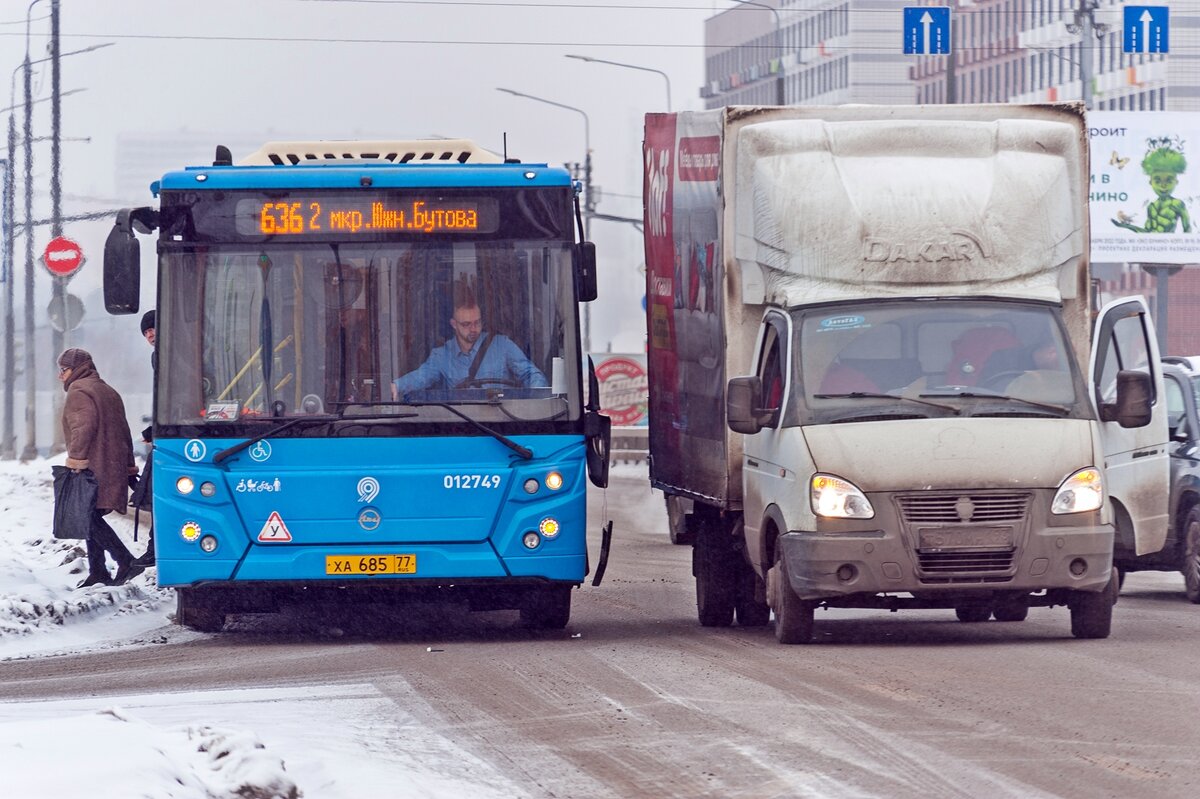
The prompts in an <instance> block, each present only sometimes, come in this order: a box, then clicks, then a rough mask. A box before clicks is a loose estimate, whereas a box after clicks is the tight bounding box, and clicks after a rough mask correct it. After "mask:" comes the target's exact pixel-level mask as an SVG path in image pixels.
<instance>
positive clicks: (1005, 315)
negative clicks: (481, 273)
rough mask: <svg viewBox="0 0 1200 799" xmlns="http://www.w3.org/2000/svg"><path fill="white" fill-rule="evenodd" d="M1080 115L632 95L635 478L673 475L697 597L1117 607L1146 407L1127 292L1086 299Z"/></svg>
mask: <svg viewBox="0 0 1200 799" xmlns="http://www.w3.org/2000/svg"><path fill="white" fill-rule="evenodd" d="M1084 131H1085V127H1084V123H1083V116H1082V109H1080V108H1079V107H1077V106H1067V105H1064V106H961V107H957V108H946V107H921V106H915V107H871V106H860V107H840V108H817V107H809V108H752V107H730V108H724V109H718V110H713V111H707V112H696V113H680V114H651V115H648V116H647V118H646V131H645V134H646V135H645V144H644V163H645V176H644V180H645V211H646V219H645V222H646V264H647V328H648V352H649V372H650V387H651V391H650V403H651V405H650V477H651V481H652V483H653V485H654V486H655V487H657V488H659V489H661V490H663V491H664V492H665V493H666V494H667V495H668V496H674V497H679V498H681V499H684V500H690V501H691V503H692V506H693V512H692V514H691V515H690V517H689V518H688V520H687V529H688V531H689V536H690V537H691V538H692V540H693V542H694V550H693V553H694V554H693V572H694V574H695V577H696V582H697V606H698V611H699V615H700V620H701V622H702V623H703V624H705V625H710V626H721V625H727V624H730V623H732V621H733V619H734V618H735V617H736V618H737V619H738V622H739V624H743V625H762V624H766V623H767V622H768V621H769V620H770V613H771V611H773V612H774V616H775V622H776V631H777V634H778V636H779V638H780V640H781V641H784V642H785V643H797V642H801V641H807V640H809V638H810V637H811V634H812V625H813V611H814V610H815V609H817V608H819V607H822V606H828V607H879V608H890V609H897V608H904V607H922V608H954V609H955V610H956V612H957V614H958V616H959V618H960V619H962V620H963V621H982V620H985V619H988V618H989V617H992V616H995V618H997V619H1001V620H1009V621H1017V620H1021V619H1024V618H1025V615H1026V614H1027V612H1028V608H1029V607H1030V606H1031V605H1066V606H1068V607H1069V608H1070V611H1071V620H1072V632H1073V633H1074V634H1075V635H1076V636H1078V637H1092V638H1094V637H1105V636H1107V635H1108V633H1109V628H1110V624H1111V614H1112V604H1113V602H1114V601H1115V597H1116V590H1117V588H1116V585H1117V584H1116V580H1115V579H1114V575H1113V558H1112V553H1113V540H1114V531H1115V529H1116V526H1117V524H1118V521H1119V522H1120V523H1121V524H1122V525H1123V527H1122V529H1123V530H1124V531H1125V533H1126V534H1128V535H1129V536H1130V538H1131V541H1132V542H1133V546H1134V547H1135V548H1136V549H1138V550H1139V551H1153V550H1154V549H1155V548H1157V547H1161V544H1162V537H1163V535H1164V533H1165V523H1166V497H1165V494H1166V485H1167V474H1166V470H1167V464H1166V454H1165V453H1166V450H1165V446H1164V444H1165V436H1166V427H1165V421H1164V413H1163V410H1164V409H1163V403H1162V402H1161V401H1160V399H1159V397H1160V395H1161V393H1162V392H1161V374H1159V372H1158V367H1157V359H1158V357H1157V350H1156V347H1155V342H1154V336H1153V331H1152V329H1151V327H1150V324H1151V323H1150V321H1149V318H1148V314H1147V312H1146V308H1145V305H1144V304H1143V303H1142V302H1141V301H1140V300H1138V299H1131V300H1127V301H1123V302H1118V303H1113V304H1112V307H1111V308H1106V309H1105V310H1104V312H1103V313H1102V314H1101V315H1100V316H1099V317H1097V318H1095V321H1093V318H1094V317H1095V314H1094V309H1093V307H1092V303H1091V299H1090V298H1091V291H1090V288H1091V287H1090V282H1089V277H1088V262H1087V247H1086V243H1087V240H1088V229H1087V203H1086V198H1087V190H1088V185H1087V181H1088V172H1087V168H1086V164H1087V157H1086V140H1085V137H1084ZM1093 330H1094V331H1095V334H1094V336H1093Z"/></svg>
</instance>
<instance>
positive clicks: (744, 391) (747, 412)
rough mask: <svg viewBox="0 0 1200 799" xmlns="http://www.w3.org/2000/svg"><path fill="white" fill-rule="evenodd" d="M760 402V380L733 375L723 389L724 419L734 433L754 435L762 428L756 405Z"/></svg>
mask: <svg viewBox="0 0 1200 799" xmlns="http://www.w3.org/2000/svg"><path fill="white" fill-rule="evenodd" d="M761 404H762V380H761V379H760V378H759V377H757V376H753V377H735V378H733V379H732V380H730V381H729V385H728V386H727V387H726V391H725V421H726V423H727V424H728V425H729V429H730V430H732V431H733V432H735V433H745V434H746V435H748V436H749V435H754V434H755V433H757V432H758V431H759V430H762V421H761V420H760V418H759V412H758V407H759V405H761Z"/></svg>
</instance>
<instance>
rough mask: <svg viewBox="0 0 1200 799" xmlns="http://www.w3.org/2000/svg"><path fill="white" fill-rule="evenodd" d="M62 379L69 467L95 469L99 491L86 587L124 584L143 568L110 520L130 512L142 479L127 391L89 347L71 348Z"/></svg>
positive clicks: (61, 370)
mask: <svg viewBox="0 0 1200 799" xmlns="http://www.w3.org/2000/svg"><path fill="white" fill-rule="evenodd" d="M58 379H59V380H61V381H62V384H63V390H64V391H66V392H67V400H66V403H65V404H64V406H63V417H62V423H63V434H64V436H65V438H66V442H67V461H66V466H67V468H68V469H74V470H76V471H82V470H84V469H89V470H91V472H92V474H94V475H95V476H96V483H97V486H98V490H97V493H96V508H95V510H94V511H93V512H92V521H91V527H90V528H89V530H88V537H87V555H88V576H87V579H86V580H84V581H83V582H82V583H80V584H79V587H80V588H84V587H86V586H89V585H96V584H98V583H108V584H110V585H120V584H122V583H124V582H126V581H128V580H129V579H130V578H132V577H134V576H136V575H137V574H139V573H141V571H142V567H139V566H136V565H135V564H134V562H133V560H134V559H133V554H132V553H130V551H129V549H128V548H127V547H126V546H125V544H124V543H123V542H122V541H121V539H120V538H119V537H118V536H117V534H116V532H115V531H114V530H113V529H112V527H110V526H109V525H108V522H106V521H104V516H105V514H107V513H110V512H111V511H114V510H115V511H120V512H122V513H124V512H125V506H126V504H127V503H128V501H129V486H130V483H131V482H133V481H134V480H136V477H137V466H135V465H134V462H133V437H132V436H131V435H130V433H129V422H127V421H126V419H125V403H123V402H122V401H121V395H120V394H118V393H117V392H116V391H115V390H114V389H113V388H112V387H111V386H109V385H108V384H107V383H105V382H104V381H103V380H101V379H100V373H99V372H97V371H96V365H95V363H93V362H92V356H91V354H90V353H88V352H87V351H86V350H81V349H75V348H72V349H69V350H65V351H64V352H63V354H62V355H60V356H58ZM106 551H107V552H108V553H109V554H110V555H112V558H113V560H115V561H116V563H117V573H116V575H115V576H113V577H111V579H110V575H109V573H108V567H107V566H106V565H105V562H104V553H105V552H106Z"/></svg>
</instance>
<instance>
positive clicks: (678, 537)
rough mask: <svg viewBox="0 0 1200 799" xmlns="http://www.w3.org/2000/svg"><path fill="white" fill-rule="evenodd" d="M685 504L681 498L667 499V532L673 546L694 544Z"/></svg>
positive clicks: (672, 496) (670, 497)
mask: <svg viewBox="0 0 1200 799" xmlns="http://www.w3.org/2000/svg"><path fill="white" fill-rule="evenodd" d="M685 504H686V503H685V502H684V501H683V499H682V498H681V497H677V496H674V495H671V496H668V497H667V532H668V534H669V535H670V536H671V543H672V544H690V543H692V536H691V533H689V532H688V529H687V517H688V513H687V509H686V508H685V507H684V505H685Z"/></svg>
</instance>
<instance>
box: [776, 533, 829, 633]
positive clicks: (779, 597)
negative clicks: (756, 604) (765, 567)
mask: <svg viewBox="0 0 1200 799" xmlns="http://www.w3.org/2000/svg"><path fill="white" fill-rule="evenodd" d="M785 557H786V556H785V555H784V554H783V547H780V546H778V545H776V547H775V565H774V566H772V567H771V570H770V571H769V572H768V573H767V598H768V601H769V604H770V606H771V608H772V610H774V611H775V639H776V640H777V641H779V643H781V644H807V643H808V642H809V641H811V640H812V635H813V613H814V612H815V611H816V609H817V603H816V602H811V601H806V600H803V599H801V598H800V597H798V596H796V592H795V591H793V590H792V585H791V583H790V582H788V578H787V568H786V566H785V562H786V561H785Z"/></svg>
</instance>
